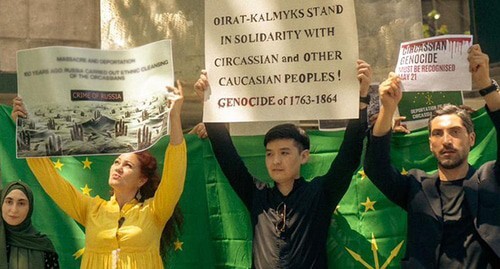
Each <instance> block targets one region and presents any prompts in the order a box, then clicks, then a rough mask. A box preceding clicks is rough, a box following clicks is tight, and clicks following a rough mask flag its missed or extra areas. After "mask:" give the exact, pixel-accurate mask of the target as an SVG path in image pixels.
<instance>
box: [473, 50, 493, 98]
mask: <svg viewBox="0 0 500 269" xmlns="http://www.w3.org/2000/svg"><path fill="white" fill-rule="evenodd" d="M467 52H468V53H469V56H468V57H467V59H468V60H469V71H470V72H471V74H472V87H473V88H474V89H477V90H480V89H484V88H486V87H488V86H490V85H491V78H490V58H489V57H488V55H487V54H485V53H483V52H482V51H481V47H480V46H479V44H475V45H472V46H471V47H470V48H469V50H468V51H467Z"/></svg>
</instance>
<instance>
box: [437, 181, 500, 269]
mask: <svg viewBox="0 0 500 269" xmlns="http://www.w3.org/2000/svg"><path fill="white" fill-rule="evenodd" d="M464 180H465V179H461V180H454V181H439V183H438V184H439V185H438V187H439V192H440V197H441V206H442V211H443V237H442V240H441V248H440V252H439V268H494V267H492V265H491V263H493V261H491V259H493V257H494V255H492V254H491V253H492V252H491V249H490V248H489V247H488V246H487V245H486V244H485V243H483V242H482V240H481V238H480V237H479V235H478V234H477V232H476V230H475V229H474V219H473V216H472V214H471V211H470V209H469V206H468V205H467V202H466V201H465V193H464V189H463V182H464Z"/></svg>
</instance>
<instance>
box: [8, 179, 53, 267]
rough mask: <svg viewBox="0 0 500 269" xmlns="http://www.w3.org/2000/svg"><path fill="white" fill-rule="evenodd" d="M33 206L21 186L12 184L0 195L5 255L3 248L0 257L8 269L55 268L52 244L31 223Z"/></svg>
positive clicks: (28, 194) (28, 189)
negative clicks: (0, 196) (4, 257)
mask: <svg viewBox="0 0 500 269" xmlns="http://www.w3.org/2000/svg"><path fill="white" fill-rule="evenodd" d="M33 202H34V201H33V192H32V191H31V189H30V188H29V187H28V185H26V184H25V183H23V182H20V181H16V182H12V183H10V184H8V185H7V186H5V188H4V189H3V191H2V210H1V211H2V224H3V226H4V230H5V233H4V234H2V235H1V236H0V237H2V236H4V238H5V246H6V247H5V252H2V248H3V247H4V245H2V246H0V255H5V256H6V257H7V259H6V262H7V266H8V267H7V268H9V269H38V268H40V269H42V268H59V261H58V256H57V253H56V251H55V249H54V246H53V245H52V242H51V241H50V239H49V238H48V237H47V236H46V235H44V234H41V233H40V232H38V231H37V230H36V229H35V227H33V225H32V223H31V215H32V214H33ZM0 232H1V229H0ZM4 253H5V254H4ZM2 260H3V259H2ZM4 262H5V261H4Z"/></svg>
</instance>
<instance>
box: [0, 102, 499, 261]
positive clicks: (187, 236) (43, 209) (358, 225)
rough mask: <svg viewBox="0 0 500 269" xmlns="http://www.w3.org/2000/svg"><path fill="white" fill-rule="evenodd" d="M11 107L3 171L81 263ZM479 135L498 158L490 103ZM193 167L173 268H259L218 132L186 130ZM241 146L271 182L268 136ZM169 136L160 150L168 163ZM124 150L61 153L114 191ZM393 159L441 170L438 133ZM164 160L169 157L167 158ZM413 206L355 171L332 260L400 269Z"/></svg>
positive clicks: (476, 153) (412, 137)
mask: <svg viewBox="0 0 500 269" xmlns="http://www.w3.org/2000/svg"><path fill="white" fill-rule="evenodd" d="M10 111H11V108H10V107H7V106H0V136H1V142H0V169H1V176H2V180H3V183H4V184H5V183H6V182H10V181H14V180H18V179H21V180H23V181H24V182H26V183H28V184H29V185H30V186H31V187H32V189H33V192H34V195H35V204H36V205H35V211H34V214H33V222H34V225H35V226H36V227H37V228H38V229H39V230H40V231H41V232H43V233H45V234H47V235H48V236H49V237H50V238H51V239H52V241H53V242H54V245H55V247H56V249H57V251H58V253H59V255H60V262H61V266H62V268H78V267H79V262H80V260H79V259H75V258H74V257H73V254H75V253H76V252H77V251H78V250H79V249H81V248H82V247H83V246H84V229H83V228H82V227H80V226H79V225H78V224H76V222H74V221H73V220H72V219H70V218H69V217H67V216H66V215H65V214H64V213H63V212H62V211H61V210H60V209H59V208H58V207H57V206H56V205H55V204H54V203H53V202H52V200H51V199H50V198H49V197H48V196H47V195H46V194H45V192H44V191H43V189H42V188H41V187H40V185H39V184H38V182H37V181H36V179H35V178H34V177H33V175H32V173H31V172H30V170H29V168H28V166H27V165H26V161H25V160H17V159H16V158H15V137H14V135H15V130H14V129H15V126H14V123H13V122H12V120H11V119H10ZM474 123H475V125H476V132H477V139H476V145H475V147H474V148H473V150H472V151H471V154H470V156H469V162H470V163H471V164H472V165H474V166H476V167H477V166H479V165H480V164H482V163H484V162H486V161H488V160H493V159H495V158H496V151H495V150H496V138H495V130H494V128H493V125H492V123H491V121H490V120H489V118H488V116H487V115H486V113H485V111H484V110H481V111H479V112H477V113H476V114H475V115H474ZM309 135H310V138H311V157H310V161H309V163H308V164H306V165H304V166H303V169H302V174H303V175H304V177H305V178H306V179H307V178H312V177H314V176H316V175H320V174H323V173H325V172H326V171H327V170H328V168H329V166H330V163H331V161H332V160H333V158H335V156H336V155H337V152H338V149H339V147H340V144H341V142H342V138H343V132H342V131H340V132H319V131H311V132H309ZM185 138H186V140H187V145H188V171H187V178H186V183H185V188H184V193H183V195H182V197H181V201H180V206H181V208H182V212H183V214H184V218H185V220H184V228H183V231H182V234H181V236H180V237H179V238H178V240H177V241H176V243H175V248H174V249H173V250H172V251H171V253H169V254H168V261H167V264H166V265H167V268H250V267H251V261H252V227H251V225H250V219H249V214H248V212H247V211H246V209H245V207H244V205H243V203H242V202H241V201H240V200H239V198H238V197H237V196H236V194H235V193H234V191H233V190H232V189H231V187H230V185H229V183H228V181H227V179H226V178H225V177H224V175H223V174H222V172H221V170H220V168H219V166H218V164H217V161H216V160H215V158H214V156H213V153H212V150H211V146H210V143H209V141H208V140H200V139H199V138H197V137H196V136H194V135H186V136H185ZM234 142H235V145H236V148H237V149H238V152H239V153H240V154H241V156H242V157H243V159H244V161H245V163H246V164H247V166H248V167H249V170H250V172H251V173H252V174H253V175H255V176H256V177H258V178H261V179H264V180H270V179H269V176H268V175H267V171H266V169H265V160H264V157H265V149H264V146H263V143H262V142H263V137H262V136H245V137H234ZM167 144H168V137H165V138H163V139H161V140H160V141H159V142H158V143H157V144H155V145H154V146H153V147H152V148H151V152H152V153H153V154H154V155H155V156H156V157H157V159H158V160H159V161H160V162H163V156H164V150H165V148H166V146H167ZM114 158H115V156H79V157H62V158H52V161H53V162H54V165H55V166H56V167H59V168H60V170H59V171H60V173H61V174H62V175H63V176H64V177H65V178H66V179H68V180H70V181H71V183H72V184H73V185H75V187H76V188H77V189H80V190H81V191H82V192H84V193H86V194H88V195H90V196H96V195H99V196H101V197H103V198H109V186H108V174H109V167H110V164H111V162H112V161H113V160H114ZM392 159H393V163H394V165H395V166H396V167H397V168H398V169H399V170H400V171H401V172H402V173H405V172H406V171H408V170H410V169H412V168H419V169H423V170H425V171H428V172H433V171H435V169H436V161H435V160H434V158H433V157H432V156H431V155H430V152H429V144H428V133H427V131H426V130H417V131H414V132H413V133H411V134H409V135H400V134H396V135H394V137H393V139H392ZM162 164H163V163H160V165H162ZM405 235H406V214H405V212H404V211H403V210H401V209H400V208H399V207H397V206H395V205H394V204H393V203H392V202H390V201H389V200H387V198H385V196H384V195H383V194H382V193H381V192H380V191H379V190H378V189H377V188H376V187H375V186H374V185H373V184H372V183H371V182H370V180H369V179H368V178H367V177H366V176H365V175H364V173H363V168H362V167H361V168H360V169H359V171H357V172H356V173H355V175H354V176H353V180H352V183H351V186H350V188H349V190H348V192H347V193H346V195H345V196H344V198H343V199H342V201H341V202H340V204H339V206H338V208H337V209H336V211H335V213H334V214H332V224H331V226H330V232H329V238H328V243H327V249H328V255H329V261H328V262H329V267H330V268H343V269H344V268H399V260H400V259H401V258H402V257H403V255H404V250H405V247H406V241H405Z"/></svg>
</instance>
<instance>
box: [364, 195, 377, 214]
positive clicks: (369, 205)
mask: <svg viewBox="0 0 500 269" xmlns="http://www.w3.org/2000/svg"><path fill="white" fill-rule="evenodd" d="M375 203H376V201H373V202H372V201H370V197H366V202H364V203H361V204H362V205H363V206H364V207H365V212H367V211H368V210H370V209H371V210H373V211H375V207H373V205H375Z"/></svg>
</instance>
